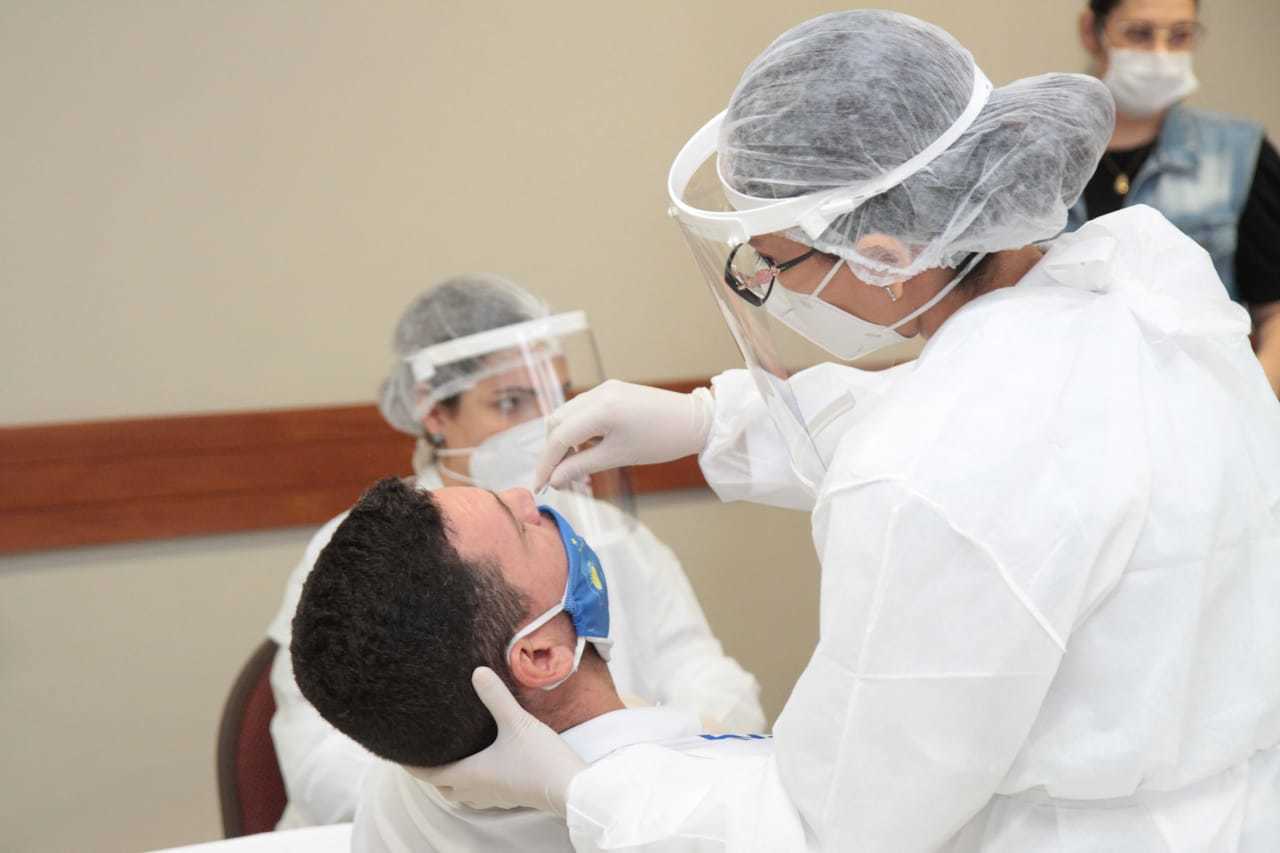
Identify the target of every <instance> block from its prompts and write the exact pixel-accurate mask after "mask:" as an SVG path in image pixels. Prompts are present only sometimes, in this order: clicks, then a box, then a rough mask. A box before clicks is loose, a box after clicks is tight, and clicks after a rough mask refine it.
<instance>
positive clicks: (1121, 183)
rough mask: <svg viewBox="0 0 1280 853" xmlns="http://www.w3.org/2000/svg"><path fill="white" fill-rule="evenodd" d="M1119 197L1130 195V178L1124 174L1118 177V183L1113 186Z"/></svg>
mask: <svg viewBox="0 0 1280 853" xmlns="http://www.w3.org/2000/svg"><path fill="white" fill-rule="evenodd" d="M1112 187H1113V188H1114V189H1115V191H1116V195H1118V196H1126V195H1128V194H1129V176H1128V175H1126V174H1125V173H1124V172H1121V173H1120V174H1118V175H1116V182H1115V183H1114V184H1112Z"/></svg>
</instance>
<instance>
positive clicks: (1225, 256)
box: [1068, 0, 1280, 393]
mask: <svg viewBox="0 0 1280 853" xmlns="http://www.w3.org/2000/svg"><path fill="white" fill-rule="evenodd" d="M1199 6H1200V4H1199V2H1198V1H1197V0H1089V7H1088V8H1087V9H1085V10H1084V11H1083V12H1082V13H1081V14H1080V41H1081V43H1082V44H1083V45H1084V49H1085V50H1087V51H1088V52H1089V55H1090V56H1091V57H1092V58H1093V65H1094V67H1093V72H1094V74H1095V75H1096V76H1098V77H1100V78H1101V79H1102V81H1103V82H1104V83H1106V85H1107V88H1108V89H1110V90H1111V94H1112V96H1113V97H1114V98H1115V100H1116V129H1115V133H1114V134H1113V135H1112V137H1111V141H1110V142H1109V143H1108V145H1107V152H1106V153H1105V154H1104V155H1103V157H1102V161H1101V163H1099V164H1098V170H1097V172H1095V173H1094V175H1093V178H1092V179H1091V180H1090V181H1089V184H1088V186H1086V187H1085V190H1084V195H1083V196H1081V198H1080V201H1079V202H1077V203H1076V205H1075V206H1074V207H1073V208H1072V209H1071V219H1070V224H1069V226H1068V227H1069V228H1070V229H1071V230H1075V229H1077V228H1079V227H1080V226H1081V225H1083V224H1084V223H1085V221H1087V220H1090V219H1096V218H1098V217H1099V216H1103V215H1105V214H1108V213H1111V212H1113V211H1115V210H1119V209H1120V208H1121V207H1127V206H1129V205H1133V204H1147V205H1150V206H1151V207H1154V208H1155V209H1156V210H1158V211H1160V212H1161V213H1163V214H1164V215H1165V217H1166V218H1167V219H1169V221H1171V222H1172V223H1173V224H1174V225H1176V226H1178V228H1179V229H1181V230H1182V232H1183V233H1184V234H1186V235H1187V236H1189V237H1191V238H1192V239H1193V240H1195V241H1196V242H1197V243H1199V244H1200V245H1201V246H1202V247H1203V248H1204V249H1205V250H1206V251H1207V252H1208V253H1209V254H1210V255H1211V256H1212V257H1213V264H1214V266H1215V267H1216V268H1217V270H1218V276H1219V277H1220V278H1221V279H1222V281H1223V283H1224V284H1225V285H1226V286H1227V292H1228V293H1229V294H1230V295H1231V298H1232V299H1234V300H1235V301H1236V302H1239V303H1240V304H1242V305H1244V306H1246V307H1247V308H1248V309H1249V311H1250V313H1251V314H1252V315H1253V329H1254V348H1255V350H1256V351H1257V354H1258V359H1259V361H1261V362H1262V368H1263V370H1264V371H1266V374H1267V379H1268V380H1270V382H1271V387H1272V388H1273V389H1275V390H1276V391H1277V392H1278V393H1280V155H1277V153H1276V148H1275V146H1274V145H1272V144H1271V143H1270V142H1269V141H1268V140H1267V138H1266V135H1265V132H1264V130H1263V128H1262V127H1261V126H1260V125H1257V124H1254V123H1253V122H1249V121H1245V120H1243V119H1238V118H1234V117H1231V116H1224V115H1218V114H1215V113H1210V112H1205V111H1203V110H1197V109H1192V108H1190V107H1187V106H1184V105H1183V104H1182V103H1181V100H1182V99H1183V98H1185V97H1186V96H1187V95H1189V94H1191V93H1192V92H1194V91H1195V89H1196V87H1197V86H1198V85H1199V84H1198V82H1197V80H1196V77H1195V74H1194V73H1193V71H1192V60H1193V57H1194V55H1195V50H1196V47H1197V46H1198V45H1199V43H1200V42H1201V40H1202V39H1203V37H1204V32H1205V29H1204V25H1203V24H1202V23H1201V22H1200V20H1199Z"/></svg>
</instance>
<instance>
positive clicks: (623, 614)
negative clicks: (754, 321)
mask: <svg viewBox="0 0 1280 853" xmlns="http://www.w3.org/2000/svg"><path fill="white" fill-rule="evenodd" d="M393 347H394V349H395V352H396V355H397V363H396V365H395V366H394V368H393V369H392V371H391V374H390V376H388V378H387V380H386V382H384V383H383V386H382V395H381V400H380V404H379V409H380V410H381V412H382V414H383V416H384V417H385V418H386V419H387V422H388V423H390V424H391V425H392V426H394V427H395V428H397V429H399V430H401V431H403V432H406V433H409V434H410V435H413V436H415V437H417V439H418V446H417V451H416V452H415V454H414V470H415V482H416V484H417V486H418V487H419V488H422V489H438V488H440V487H442V486H445V485H448V486H461V485H476V486H481V487H483V488H488V489H491V490H494V491H498V490H504V489H510V488H514V487H517V486H524V487H526V488H527V487H528V486H530V485H532V483H533V478H534V468H535V465H536V463H537V460H538V457H539V454H540V453H541V451H542V448H543V445H544V442H545V438H546V428H545V426H544V424H543V417H544V416H545V415H546V414H547V413H548V412H550V411H552V409H553V408H554V407H555V406H556V405H559V404H560V403H563V402H564V389H565V388H568V387H578V388H589V387H592V386H593V385H595V384H598V382H599V380H600V378H601V369H600V364H599V361H598V357H597V356H596V348H595V342H594V339H593V338H592V337H591V334H590V328H589V326H588V324H587V318H586V316H585V315H584V314H583V313H582V312H577V311H570V312H565V313H561V314H552V313H551V312H550V311H549V310H548V308H547V306H546V304H545V303H543V302H542V300H540V299H538V298H536V297H535V296H533V295H532V294H531V293H529V292H528V291H526V290H524V289H523V288H520V287H518V286H517V285H515V284H514V283H512V282H510V281H508V280H506V279H504V278H501V277H499V276H496V275H488V274H470V275H462V276H456V277H454V278H451V279H447V280H445V281H443V282H440V283H439V284H437V285H436V286H434V287H432V288H431V289H429V290H427V291H426V292H425V293H423V294H422V295H420V296H419V297H418V298H417V299H415V300H414V301H413V302H412V303H411V304H410V305H409V306H408V307H407V308H406V309H405V311H404V314H403V315H402V316H401V318H400V321H399V323H397V325H396V330H395V335H394V340H393ZM619 479H620V478H616V477H596V478H593V480H592V484H594V488H595V492H594V497H593V496H591V495H589V494H585V493H581V492H570V491H567V490H561V491H559V492H557V493H556V494H550V493H548V494H544V495H543V497H542V500H543V502H544V503H550V504H552V505H554V506H556V507H557V509H559V511H561V512H562V513H564V514H565V515H566V516H568V517H570V518H572V519H573V523H574V525H575V527H576V528H577V529H579V530H581V531H583V535H588V531H589V535H590V536H591V540H592V542H594V543H596V544H595V547H596V549H597V553H599V555H600V559H601V560H602V561H603V562H604V563H605V564H606V565H607V566H608V571H609V573H610V574H609V587H610V596H611V599H612V600H613V607H612V636H613V638H614V647H615V648H614V654H613V655H612V657H611V659H610V663H609V670H610V673H611V674H612V676H613V679H614V682H615V684H616V685H617V687H618V689H619V691H621V692H622V693H623V694H624V695H628V697H629V699H630V700H632V701H634V700H636V699H639V700H644V701H646V702H648V703H654V704H664V705H669V706H673V707H677V708H682V709H684V710H687V711H691V712H693V713H695V714H698V715H699V716H700V717H701V718H702V719H703V721H704V725H707V726H708V727H710V728H712V729H720V728H727V729H734V730H746V731H757V730H759V728H760V727H761V726H763V725H764V714H763V712H762V711H761V709H760V702H759V699H758V694H759V686H758V685H757V683H756V680H755V679H754V678H753V677H752V676H751V675H750V673H748V672H746V671H745V670H743V668H742V667H741V666H739V665H738V664H737V662H736V661H734V660H733V659H732V658H730V657H728V656H727V655H725V654H724V651H723V649H722V648H721V646H720V643H719V642H718V641H717V640H716V638H715V636H714V635H713V634H712V633H711V629H710V627H709V626H708V625H707V620H706V618H705V617H704V616H703V614H702V608H701V606H700V605H699V604H698V600H697V598H696V597H695V595H694V592H693V588H692V586H690V584H689V580H688V578H687V577H686V576H685V573H684V569H683V568H682V566H681V565H680V561H679V560H678V559H677V558H676V555H675V554H674V553H672V551H671V549H670V548H668V547H667V546H666V545H664V544H663V543H662V542H661V541H659V540H658V538H657V537H656V536H654V535H653V533H652V532H651V531H650V530H649V529H648V528H647V527H645V526H644V525H643V524H641V523H640V522H639V521H637V520H636V519H635V518H634V517H632V516H630V515H628V514H627V513H626V512H624V511H622V509H623V508H620V507H619V506H617V505H616V501H615V500H614V498H616V497H617V492H618V490H617V489H614V490H612V491H611V493H610V494H609V495H608V496H607V497H606V498H605V499H601V495H602V493H603V491H604V490H602V488H601V486H602V481H604V480H619ZM575 486H576V487H578V488H579V489H590V488H592V485H590V484H587V483H586V482H584V483H581V484H575ZM345 517H346V513H343V514H342V515H340V516H338V517H337V518H335V519H333V520H332V521H330V522H329V523H328V524H326V525H325V526H324V527H322V528H321V529H320V530H319V532H317V533H316V535H315V536H314V537H313V538H312V540H311V542H310V543H309V544H308V545H307V549H306V553H305V554H304V555H303V557H302V560H301V561H300V562H299V563H298V566H297V568H295V569H294V571H293V574H292V575H291V576H290V577H289V581H288V585H287V587H286V589H285V595H284V601H283V602H282V604H281V607H280V611H279V613H278V614H277V615H276V617H275V619H274V620H273V621H272V623H271V625H270V627H269V628H268V635H269V636H270V637H271V638H272V639H273V640H275V641H276V642H277V643H279V644H280V646H281V648H282V649H283V650H284V653H283V654H278V655H276V659H275V663H274V665H273V667H272V670H271V686H272V690H273V692H274V695H275V700H276V706H277V710H276V714H275V717H274V718H273V719H272V721H271V734H272V737H273V738H274V742H275V746H276V752H277V754H278V755H279V758H280V767H281V771H282V773H283V776H284V780H285V787H286V789H287V791H288V795H289V805H288V808H287V809H286V811H285V814H284V817H283V818H282V820H281V826H282V827H289V826H299V825H311V824H320V823H336V822H339V821H346V820H351V819H352V816H353V815H354V813H355V810H356V804H357V800H358V799H359V794H360V788H361V784H362V780H363V779H364V778H365V775H366V773H367V772H368V770H369V769H370V768H371V767H373V765H374V764H375V763H376V762H378V761H379V759H377V758H375V757H374V756H373V755H372V754H371V753H369V752H368V751H366V750H365V749H364V748H363V747H361V746H360V745H359V744H357V743H356V742H355V741H353V740H352V739H351V738H349V737H347V736H346V735H344V734H342V733H341V732H339V731H338V730H337V729H335V728H334V727H333V726H331V725H330V724H329V723H327V722H326V721H325V720H324V719H322V718H321V716H320V714H319V712H318V711H317V710H316V709H315V708H314V707H313V706H312V705H311V703H309V702H308V701H307V700H306V698H305V697H304V696H303V695H302V693H301V691H300V690H299V689H298V685H297V683H296V682H295V680H294V676H293V667H292V663H291V661H290V656H289V654H288V647H289V642H290V638H291V630H290V623H291V622H292V619H293V614H294V611H295V610H296V609H297V606H298V598H299V596H300V595H301V592H302V585H303V583H304V581H306V579H307V576H308V575H309V574H310V572H311V569H312V567H313V566H314V565H315V561H316V558H317V557H318V556H319V554H320V551H321V550H322V549H323V548H324V546H325V545H327V544H328V542H329V539H330V537H331V536H332V535H333V531H334V530H335V528H337V526H338V524H339V523H340V522H341V521H342V519H343V518H345ZM382 829H384V830H385V831H386V833H388V834H394V829H395V828H394V827H382ZM387 843H391V842H390V841H387Z"/></svg>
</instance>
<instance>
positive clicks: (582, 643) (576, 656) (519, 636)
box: [506, 583, 587, 691]
mask: <svg viewBox="0 0 1280 853" xmlns="http://www.w3.org/2000/svg"><path fill="white" fill-rule="evenodd" d="M564 592H565V596H568V594H569V587H568V584H567V583H566V584H565V591H564ZM565 603H566V598H565V597H563V596H562V597H561V599H560V603H559V604H556V605H555V606H554V607H552V608H551V609H550V610H548V611H547V612H546V613H543V614H542V615H541V616H539V617H538V618H537V619H534V620H533V621H532V622H530V623H529V624H528V625H525V626H524V627H523V628H521V629H520V630H519V631H516V633H515V636H514V637H512V638H511V642H509V643H507V653H506V659H507V666H508V667H510V666H511V652H512V651H513V650H514V649H515V647H516V643H518V642H520V641H521V640H523V639H524V638H525V637H527V636H529V635H530V634H532V633H533V632H534V631H536V630H538V629H539V628H541V627H542V626H543V625H545V624H547V623H548V622H550V621H551V620H552V619H554V618H555V617H557V616H559V615H560V614H561V613H562V612H564V610H565ZM575 633H576V629H575ZM586 647H587V639H586V637H581V636H580V637H578V644H577V648H575V649H574V652H573V666H572V667H570V668H569V673H568V675H566V676H565V677H564V678H562V679H560V680H559V681H557V682H555V683H554V684H546V685H543V687H542V689H543V690H546V691H551V690H555V689H556V688H557V687H559V686H560V685H561V684H564V683H565V682H566V681H568V680H569V678H570V676H572V675H573V674H574V673H575V672H577V671H578V666H579V665H580V664H581V663H582V652H583V651H584V650H585V649H586Z"/></svg>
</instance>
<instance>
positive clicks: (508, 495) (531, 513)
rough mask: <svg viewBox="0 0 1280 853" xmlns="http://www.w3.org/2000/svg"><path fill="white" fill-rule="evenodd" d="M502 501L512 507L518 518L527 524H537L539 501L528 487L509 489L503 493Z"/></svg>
mask: <svg viewBox="0 0 1280 853" xmlns="http://www.w3.org/2000/svg"><path fill="white" fill-rule="evenodd" d="M502 502H503V503H505V504H506V505H507V506H508V507H510V508H511V512H512V514H513V515H515V517H516V518H518V519H520V520H521V521H523V522H525V523H527V524H537V523H538V518H539V513H538V502H537V501H535V500H534V499H533V492H531V491H529V490H528V489H507V490H506V491H505V492H503V493H502Z"/></svg>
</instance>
